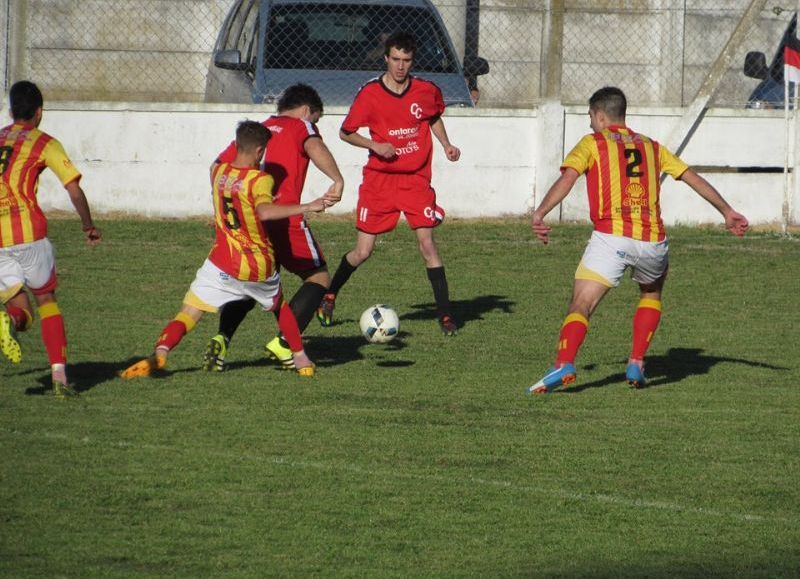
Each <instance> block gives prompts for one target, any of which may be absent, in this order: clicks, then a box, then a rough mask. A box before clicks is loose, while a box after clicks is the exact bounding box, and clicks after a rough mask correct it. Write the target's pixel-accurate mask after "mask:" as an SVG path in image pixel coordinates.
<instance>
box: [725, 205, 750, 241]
mask: <svg viewBox="0 0 800 579" xmlns="http://www.w3.org/2000/svg"><path fill="white" fill-rule="evenodd" d="M725 229H727V230H728V231H730V232H731V233H733V234H734V235H736V236H737V237H742V236H743V235H744V234H745V233H747V230H748V229H750V223H748V221H747V217H745V216H744V215H742V214H741V213H737V212H736V211H731V212H730V213H728V214H727V215H726V216H725Z"/></svg>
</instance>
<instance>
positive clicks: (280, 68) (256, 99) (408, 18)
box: [205, 0, 489, 106]
mask: <svg viewBox="0 0 800 579" xmlns="http://www.w3.org/2000/svg"><path fill="white" fill-rule="evenodd" d="M396 30H404V31H407V32H411V33H412V34H414V36H415V37H416V39H417V45H418V48H417V53H416V55H415V62H414V69H413V71H412V72H413V74H416V75H418V76H420V77H422V78H426V79H428V80H431V81H433V82H435V83H436V84H437V85H438V86H439V88H441V90H442V94H443V96H444V100H445V104H446V105H460V106H472V99H471V98H470V94H469V89H468V87H467V81H466V78H465V76H466V77H472V78H474V77H475V76H477V75H480V74H486V73H487V72H488V70H489V65H488V63H487V62H486V60H484V59H482V58H479V57H473V58H471V59H469V61H468V62H466V63H461V62H459V60H458V58H457V56H456V51H455V49H454V47H453V42H452V41H451V39H450V36H449V34H448V33H447V29H446V28H445V26H444V23H443V21H442V18H441V16H440V15H439V12H438V11H437V10H436V8H435V7H434V6H433V4H431V2H430V0H391V1H389V0H337V1H335V2H324V1H319V0H236V2H235V3H234V4H233V6H232V7H231V9H230V12H229V13H228V16H227V17H226V19H225V21H224V23H223V26H222V29H221V30H220V33H219V37H218V39H217V42H216V45H215V47H214V52H213V54H212V59H211V64H210V66H209V70H208V76H207V77H206V92H205V100H206V101H207V102H223V103H269V102H274V101H275V100H276V99H277V98H278V96H279V95H280V94H281V92H283V90H284V89H285V88H286V87H288V86H290V85H292V84H294V83H297V82H304V83H307V84H310V85H312V86H313V87H314V88H315V89H317V91H318V92H319V93H320V96H321V97H322V100H323V102H324V103H325V104H326V105H328V106H335V105H343V106H346V105H349V104H350V103H351V102H352V100H353V97H354V96H355V94H356V92H357V91H358V89H359V88H360V87H361V85H363V84H364V83H365V82H366V81H368V80H370V79H372V78H375V77H376V76H378V74H380V72H381V71H383V70H384V68H385V63H384V60H383V41H384V40H385V38H386V37H387V36H388V34H389V33H391V32H395V31H396Z"/></svg>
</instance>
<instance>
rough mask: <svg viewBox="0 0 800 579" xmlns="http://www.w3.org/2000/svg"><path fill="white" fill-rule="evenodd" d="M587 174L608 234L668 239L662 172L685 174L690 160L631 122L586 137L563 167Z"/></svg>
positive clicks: (593, 207)
mask: <svg viewBox="0 0 800 579" xmlns="http://www.w3.org/2000/svg"><path fill="white" fill-rule="evenodd" d="M568 167H569V168H572V169H575V170H576V171H577V172H578V173H579V174H583V173H586V189H587V192H588V194H589V216H590V217H591V219H592V223H594V228H595V230H597V231H600V232H602V233H610V234H613V235H619V236H622V237H630V238H633V239H638V240H641V241H663V240H664V239H665V238H666V233H665V232H664V223H663V222H662V221H661V206H660V202H659V194H660V189H661V183H660V178H661V173H662V172H665V173H667V174H669V175H671V176H672V177H673V178H675V179H677V178H679V177H680V176H681V175H682V174H683V173H684V171H686V169H688V168H689V167H688V165H686V163H684V162H683V161H681V160H680V159H679V158H678V157H677V156H675V155H674V154H673V153H672V152H670V151H669V150H668V149H667V148H665V147H663V146H661V145H660V144H659V143H658V142H656V141H653V140H652V139H650V138H648V137H646V136H645V135H641V134H638V133H635V132H633V131H632V130H630V129H629V128H628V127H625V126H622V125H613V126H610V127H607V128H606V129H603V131H601V132H599V133H592V134H591V135H586V136H585V137H583V138H582V139H581V140H580V141H579V142H578V144H577V145H575V148H574V149H572V151H570V152H569V154H568V155H567V157H566V158H565V159H564V162H563V163H562V165H561V170H562V171H563V170H564V169H566V168H568Z"/></svg>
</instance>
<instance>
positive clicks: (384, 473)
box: [5, 430, 800, 525]
mask: <svg viewBox="0 0 800 579" xmlns="http://www.w3.org/2000/svg"><path fill="white" fill-rule="evenodd" d="M5 432H6V433H8V434H10V435H17V436H22V437H29V436H36V437H39V438H45V439H54V440H61V441H65V442H71V443H81V444H96V443H97V442H98V441H94V440H92V439H91V438H89V437H88V436H84V437H82V438H75V437H74V436H72V435H67V434H61V433H57V432H34V433H31V432H22V431H19V430H5ZM99 444H101V445H105V446H109V447H118V448H138V449H141V450H157V451H167V452H174V453H194V449H191V448H180V447H175V446H165V445H157V444H138V443H136V442H128V441H122V440H120V441H101V442H99ZM204 451H205V452H206V453H207V454H209V455H211V456H214V457H218V458H224V459H230V458H232V455H231V454H230V453H228V452H214V451H209V450H208V449H204ZM235 458H239V459H242V460H246V461H252V462H266V463H269V464H274V465H276V466H285V467H289V468H302V469H315V470H326V471H345V472H350V473H355V474H361V475H365V476H373V477H385V478H388V479H400V478H407V479H416V480H427V481H433V482H439V483H447V484H465V483H470V484H473V485H477V486H486V487H494V488H500V489H509V490H512V491H516V492H526V493H532V494H538V495H542V494H545V495H550V496H553V497H557V498H561V499H569V500H574V501H581V502H587V503H588V502H595V503H604V504H610V505H619V506H621V507H626V508H635V509H648V510H659V511H673V512H681V513H692V514H697V515H706V516H709V517H720V518H725V517H727V518H730V519H734V520H738V521H764V522H782V523H792V524H793V525H796V524H797V522H798V520H800V516H794V517H789V518H786V517H774V516H764V515H753V514H750V513H737V512H730V511H720V510H716V509H706V508H703V507H688V506H684V505H680V504H676V503H669V502H664V501H654V500H647V499H629V498H625V497H618V496H614V495H607V494H597V493H574V492H569V491H565V490H563V489H547V488H543V487H542V486H541V485H526V484H517V483H513V482H510V481H502V480H491V479H485V478H481V477H473V476H468V477H466V478H461V479H459V478H454V477H450V476H443V475H436V474H425V473H412V472H398V471H396V470H394V469H377V470H376V469H368V468H363V467H361V466H359V465H357V464H352V463H336V462H323V461H306V460H295V459H292V458H286V457H264V456H258V455H252V454H239V455H236V456H235Z"/></svg>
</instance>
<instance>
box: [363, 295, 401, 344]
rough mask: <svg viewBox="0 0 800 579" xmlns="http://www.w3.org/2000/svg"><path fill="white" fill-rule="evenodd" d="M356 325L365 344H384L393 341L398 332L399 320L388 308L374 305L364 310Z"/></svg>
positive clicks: (395, 313)
mask: <svg viewBox="0 0 800 579" xmlns="http://www.w3.org/2000/svg"><path fill="white" fill-rule="evenodd" d="M358 325H359V326H361V333H362V334H364V337H365V338H366V339H367V342H372V343H373V344H385V343H386V342H391V341H392V340H394V338H395V336H397V332H399V331H400V318H398V317H397V312H395V311H394V310H393V309H392V308H390V307H389V306H386V305H383V304H375V305H374V306H370V307H368V308H367V309H366V310H364V313H363V314H361V319H360V320H359V321H358Z"/></svg>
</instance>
